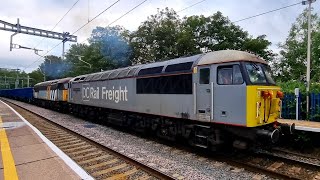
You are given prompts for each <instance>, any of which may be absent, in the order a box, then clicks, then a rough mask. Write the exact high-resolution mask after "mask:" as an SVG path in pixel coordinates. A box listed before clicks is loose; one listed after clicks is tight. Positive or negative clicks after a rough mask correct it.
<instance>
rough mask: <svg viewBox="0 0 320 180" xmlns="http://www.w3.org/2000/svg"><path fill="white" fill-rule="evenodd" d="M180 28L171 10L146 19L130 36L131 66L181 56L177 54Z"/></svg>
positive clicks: (178, 21)
mask: <svg viewBox="0 0 320 180" xmlns="http://www.w3.org/2000/svg"><path fill="white" fill-rule="evenodd" d="M180 26H181V23H180V19H179V17H178V15H177V13H176V12H175V11H174V10H172V9H170V10H169V9H168V8H166V9H164V10H161V11H159V12H158V13H157V14H155V15H151V16H150V17H148V19H147V20H146V21H145V22H143V23H142V25H140V26H139V27H138V30H137V31H135V32H133V33H132V34H131V46H132V47H133V50H134V55H133V57H132V62H133V64H140V63H147V62H155V61H159V60H165V59H170V58H175V57H179V56H180V55H181V54H179V53H178V50H177V42H178V41H179V40H178V36H179V32H180ZM180 36H181V37H186V36H187V35H185V36H184V35H180ZM185 41H186V40H184V41H183V42H185Z"/></svg>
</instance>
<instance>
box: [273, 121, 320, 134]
mask: <svg viewBox="0 0 320 180" xmlns="http://www.w3.org/2000/svg"><path fill="white" fill-rule="evenodd" d="M278 122H280V123H288V124H292V123H295V128H296V130H300V131H310V132H320V122H314V121H306V120H294V119H279V120H278Z"/></svg>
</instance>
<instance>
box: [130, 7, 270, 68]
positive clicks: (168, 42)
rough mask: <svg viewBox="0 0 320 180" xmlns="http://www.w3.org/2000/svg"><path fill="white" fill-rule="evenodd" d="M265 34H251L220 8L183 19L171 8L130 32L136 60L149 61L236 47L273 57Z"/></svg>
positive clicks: (267, 58)
mask: <svg viewBox="0 0 320 180" xmlns="http://www.w3.org/2000/svg"><path fill="white" fill-rule="evenodd" d="M265 38H266V36H265V35H260V36H258V37H256V38H253V37H252V36H249V34H248V32H246V31H243V30H242V29H241V28H240V27H239V26H236V25H235V24H233V23H231V21H230V20H229V19H228V18H227V17H224V16H223V15H222V13H221V12H217V13H215V14H213V15H211V16H208V17H205V16H203V15H201V16H189V17H184V18H183V19H182V20H181V19H180V18H179V16H178V15H177V14H176V12H175V11H174V10H169V9H168V8H166V9H164V10H162V11H159V12H158V13H157V14H156V15H152V16H151V17H148V20H147V21H145V22H143V23H142V25H140V26H139V28H138V30H137V31H135V32H133V33H132V34H131V45H132V47H133V49H134V56H133V63H134V64H138V63H146V62H154V61H162V60H166V59H171V58H176V57H181V56H190V55H194V54H199V53H201V52H209V51H217V50H225V49H236V50H245V51H251V52H253V53H256V54H258V55H260V56H261V57H263V58H265V59H266V60H271V59H272V58H273V57H274V54H273V52H272V51H271V50H269V49H268V46H269V45H270V44H271V43H270V42H269V41H268V40H266V39H265Z"/></svg>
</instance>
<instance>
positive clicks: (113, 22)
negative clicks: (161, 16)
mask: <svg viewBox="0 0 320 180" xmlns="http://www.w3.org/2000/svg"><path fill="white" fill-rule="evenodd" d="M146 1H148V0H144V1H142V2H141V3H139V4H138V5H136V6H135V7H133V8H131V9H130V10H129V11H127V12H126V13H124V14H123V15H121V16H120V17H119V18H117V19H115V20H114V21H112V22H111V23H109V24H108V25H107V26H106V27H108V26H110V25H111V24H113V23H115V22H117V21H119V20H120V19H121V18H123V17H124V16H126V15H127V14H129V13H130V12H132V11H133V10H135V9H136V8H138V7H139V6H141V5H142V4H144V3H145V2H146ZM85 41H87V39H85V40H84V41H82V42H81V43H84V42H85ZM81 43H80V44H81Z"/></svg>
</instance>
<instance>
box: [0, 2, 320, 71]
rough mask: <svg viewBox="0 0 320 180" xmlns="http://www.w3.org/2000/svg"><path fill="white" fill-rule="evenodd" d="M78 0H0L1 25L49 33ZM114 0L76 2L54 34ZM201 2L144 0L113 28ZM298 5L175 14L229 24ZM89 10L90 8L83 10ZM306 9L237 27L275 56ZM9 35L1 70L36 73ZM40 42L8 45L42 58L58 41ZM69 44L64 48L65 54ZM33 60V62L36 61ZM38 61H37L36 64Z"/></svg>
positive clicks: (246, 5)
mask: <svg viewBox="0 0 320 180" xmlns="http://www.w3.org/2000/svg"><path fill="white" fill-rule="evenodd" d="M76 1H77V0H68V1H67V0H27V1H21V0H2V1H1V6H0V20H3V21H6V22H9V23H14V24H15V23H16V22H17V18H19V19H20V24H21V25H24V26H29V27H34V28H39V29H45V30H51V29H52V28H53V27H54V25H55V24H56V23H57V22H58V21H59V19H60V18H61V17H62V16H63V15H64V14H65V13H66V12H67V11H68V10H69V9H70V7H71V6H72V5H73V4H74V3H75V2H76ZM116 1H117V0H104V1H103V0H79V2H78V3H77V4H76V5H75V6H74V8H73V9H72V10H71V11H70V12H69V14H68V15H67V16H66V17H65V18H64V19H63V20H62V21H61V22H60V23H59V24H58V26H57V27H56V28H55V29H54V31H56V32H70V33H72V32H74V31H75V30H77V29H78V28H79V27H81V26H82V25H83V24H85V23H86V22H87V21H88V18H89V19H91V18H93V17H94V16H96V15H97V14H99V13H100V12H101V11H102V10H104V9H105V8H107V7H108V6H110V5H111V4H113V3H114V2H116ZM142 1H143V0H120V1H119V3H117V4H116V5H115V6H113V7H112V8H110V9H109V10H108V11H106V12H105V13H104V14H102V15H101V16H99V17H98V18H97V19H95V20H94V21H92V22H91V23H90V24H88V25H87V26H86V27H85V28H83V29H82V30H81V31H79V32H77V33H76V34H75V35H76V36H77V37H78V42H82V41H84V40H85V39H87V38H88V37H89V36H90V33H91V31H92V29H93V28H95V27H96V26H107V25H108V24H109V23H110V22H112V21H113V20H115V19H117V18H118V17H120V16H121V15H122V14H124V13H125V12H127V11H128V10H130V9H131V8H133V7H134V6H136V5H137V4H139V3H140V2H142ZM199 1H201V0H147V1H146V2H145V3H144V4H143V5H141V6H140V7H138V8H137V9H135V10H134V11H132V12H131V13H130V14H128V15H127V16H125V17H124V18H122V19H121V20H119V21H117V22H116V23H115V24H113V25H121V26H124V27H125V28H126V29H129V30H131V31H133V30H136V29H137V27H138V26H139V25H140V23H141V22H143V21H144V20H146V19H147V17H148V16H149V15H152V14H155V13H157V8H159V9H163V8H165V7H169V8H173V9H174V10H176V11H179V10H182V9H184V8H185V7H188V6H190V5H192V4H194V3H197V2H199ZM298 2H300V1H298V0H268V1H266V0H241V1H239V0H206V1H203V2H201V3H199V4H197V5H195V6H193V7H191V8H189V9H187V10H184V11H181V12H179V15H180V16H181V17H183V16H190V15H205V16H208V15H211V14H213V13H215V12H217V11H221V12H222V13H223V15H224V16H228V17H229V19H230V20H231V21H236V20H239V19H242V18H246V17H249V16H252V15H256V14H259V13H263V12H266V11H269V10H273V9H277V8H280V7H283V6H287V5H291V4H294V3H298ZM312 5H313V7H314V12H315V13H318V14H319V13H320V6H319V1H316V2H315V3H313V4H312ZM88 7H89V8H88ZM304 8H306V6H303V5H296V6H293V7H289V8H286V9H283V10H280V11H276V12H272V13H269V14H265V15H262V16H259V17H256V18H252V19H249V20H245V21H241V22H239V23H237V25H240V26H241V27H242V28H243V29H244V30H245V31H248V32H249V34H250V35H253V36H254V37H256V36H258V35H261V34H266V35H267V39H268V40H269V41H271V42H272V46H271V47H270V48H271V49H273V50H274V51H276V52H278V50H279V49H278V48H277V43H279V42H284V41H285V39H286V37H287V35H288V31H289V29H290V27H291V24H292V23H293V22H294V21H295V19H296V18H297V17H298V15H299V14H300V13H301V12H302V11H303V9H304ZM11 34H13V33H12V32H6V31H1V30H0V68H19V69H22V70H25V71H26V72H31V71H32V70H35V69H36V68H37V67H38V66H39V64H40V63H41V62H42V60H43V59H42V58H40V59H39V56H37V55H35V54H34V52H33V51H31V50H24V49H14V50H13V51H9V45H10V35H11ZM42 39H43V38H42V37H36V36H30V35H25V34H18V35H16V36H14V39H13V43H15V44H19V45H23V46H27V47H32V48H34V47H36V48H37V49H41V50H44V51H43V52H42V54H44V53H45V52H46V51H48V50H50V49H51V48H53V47H54V46H55V45H57V44H58V43H59V42H60V41H59V40H52V39H44V40H42ZM39 43H40V44H39ZM70 44H72V43H69V42H68V43H66V50H67V49H68V48H69V47H70ZM61 53H62V45H59V46H57V47H56V48H55V49H54V50H53V51H52V52H50V53H49V54H54V55H57V56H61ZM37 60H38V61H37ZM35 61H37V62H35Z"/></svg>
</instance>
